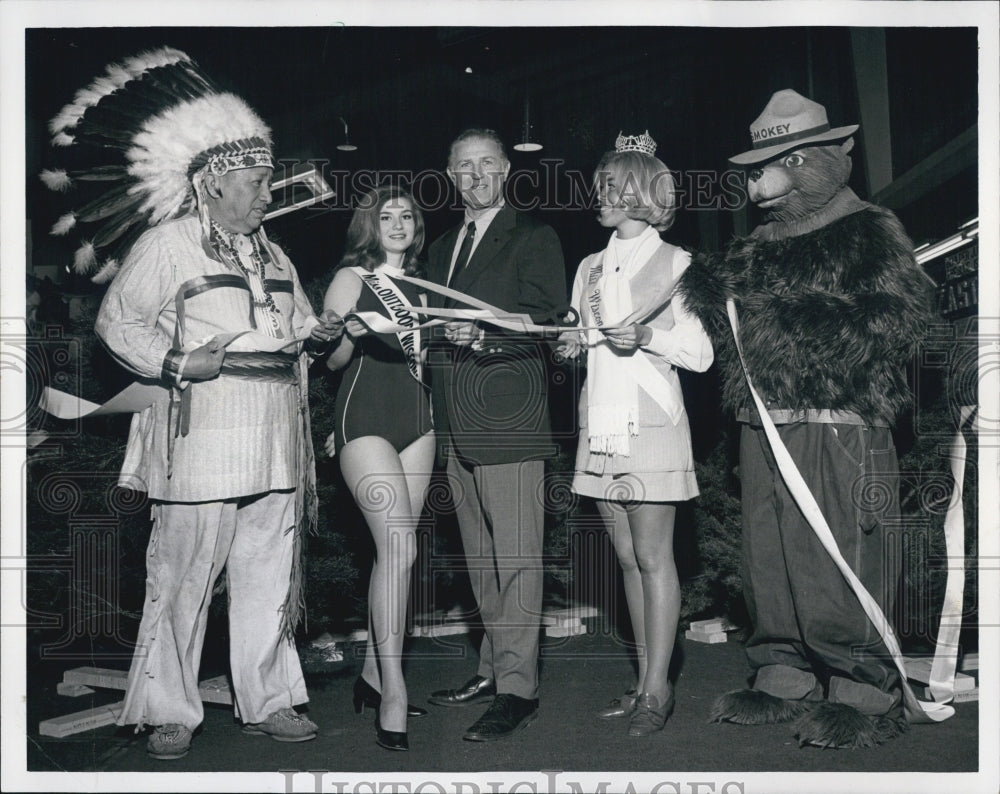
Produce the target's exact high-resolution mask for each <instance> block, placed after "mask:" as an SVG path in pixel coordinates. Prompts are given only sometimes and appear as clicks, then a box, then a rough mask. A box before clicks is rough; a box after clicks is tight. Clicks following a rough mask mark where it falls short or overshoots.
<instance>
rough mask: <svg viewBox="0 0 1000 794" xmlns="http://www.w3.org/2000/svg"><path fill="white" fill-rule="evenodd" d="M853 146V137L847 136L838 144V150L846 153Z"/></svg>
mask: <svg viewBox="0 0 1000 794" xmlns="http://www.w3.org/2000/svg"><path fill="white" fill-rule="evenodd" d="M853 148H854V138H848V139H847V140H846V141H844V142H843V143H842V144H840V151H842V152H843V153H844V154H847V153H848V152H849V151H851V149H853Z"/></svg>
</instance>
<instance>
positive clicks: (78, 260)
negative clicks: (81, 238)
mask: <svg viewBox="0 0 1000 794" xmlns="http://www.w3.org/2000/svg"><path fill="white" fill-rule="evenodd" d="M96 262H97V251H96V250H95V249H94V244H93V243H92V242H90V241H89V240H88V241H87V242H85V243H84V244H83V245H81V246H80V247H79V248H77V249H76V253H75V254H73V269H74V270H75V271H76V272H77V273H79V274H80V275H83V274H84V273H88V272H90V270H92V269H93V267H94V264H95V263H96Z"/></svg>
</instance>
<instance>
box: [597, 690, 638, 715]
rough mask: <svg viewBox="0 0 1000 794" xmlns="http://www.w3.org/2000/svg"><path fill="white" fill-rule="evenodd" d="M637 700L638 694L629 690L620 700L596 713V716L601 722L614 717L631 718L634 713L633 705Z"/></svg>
mask: <svg viewBox="0 0 1000 794" xmlns="http://www.w3.org/2000/svg"><path fill="white" fill-rule="evenodd" d="M638 699H639V694H638V693H637V692H636V691H635V690H634V689H630V690H628V691H627V692H626V693H625V694H624V695H622V696H621V697H620V698H615V699H614V700H612V701H611V702H610V703H609V704H608V705H607V707H606V708H603V709H601V710H600V711H598V712H597V716H598V717H600V718H601V719H602V720H611V719H615V718H616V717H631V716H632V712H634V711H635V704H636V701H637V700H638Z"/></svg>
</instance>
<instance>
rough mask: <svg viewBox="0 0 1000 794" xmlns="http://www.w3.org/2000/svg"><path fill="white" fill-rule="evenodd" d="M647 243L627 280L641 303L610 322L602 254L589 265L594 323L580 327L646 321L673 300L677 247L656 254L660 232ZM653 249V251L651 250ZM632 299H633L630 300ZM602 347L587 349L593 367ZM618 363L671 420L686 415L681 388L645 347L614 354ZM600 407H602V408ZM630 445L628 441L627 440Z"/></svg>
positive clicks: (588, 297) (588, 303) (589, 306)
mask: <svg viewBox="0 0 1000 794" xmlns="http://www.w3.org/2000/svg"><path fill="white" fill-rule="evenodd" d="M643 245H644V247H640V250H639V253H638V254H637V255H636V261H642V262H643V265H642V266H641V267H640V268H639V269H638V270H637V271H636V272H635V273H634V274H632V276H631V277H630V278H629V280H628V289H629V290H630V291H631V293H632V294H633V295H636V296H638V297H639V299H640V301H641V302H640V304H639V305H638V306H635V305H631V311H629V312H628V313H627V315H626V316H625V317H623V318H622V319H621V320H619V321H617V322H611V323H609V322H608V321H607V319H606V311H605V310H604V309H605V306H604V299H603V298H602V296H601V292H600V288H599V282H600V281H601V278H602V276H603V274H604V254H603V253H601V254H599V255H598V256H597V257H596V258H595V259H594V261H593V263H592V264H591V267H590V272H589V273H588V274H587V289H586V293H585V295H584V296H583V302H584V304H585V312H586V311H589V313H590V316H591V317H592V318H593V320H594V323H595V324H596V325H595V326H587V327H585V328H581V329H580V330H598V331H599V330H601V329H603V328H613V327H622V326H626V325H631V324H632V323H642V322H645V321H646V320H647V319H649V318H650V317H653V316H654V315H656V314H657V313H658V312H660V311H661V310H662V309H663V308H664V307H665V306H666V305H667V304H668V303H670V301H671V299H672V298H673V294H674V292H675V290H676V287H677V278H676V277H673V260H674V256H675V254H676V251H675V250H674V249H673V248H668V249H666V250H669V251H670V253H669V259H665V258H664V257H662V256H658V255H657V249H658V248H660V246H662V245H663V243H662V242H661V241H660V238H659V236H658V235H653V236H651V237H650V239H649V242H648V243H645V244H643ZM650 252H651V253H650ZM665 262H666V265H667V266H669V268H670V276H671V277H672V278H671V280H670V282H669V283H668V285H667V286H666V287H664V286H663V283H662V282H663V270H662V268H663V266H664V263H665ZM630 303H631V302H630ZM599 341H600V340H599V339H594V340H592V341H591V344H592V345H593V344H594V343H596V342H599ZM599 352H600V351H599V350H597V349H595V348H594V347H591V348H590V350H589V351H588V365H587V366H588V367H589V368H591V369H594V366H593V364H594V363H596V362H592V361H591V359H592V358H596V354H598V353H599ZM604 352H605V353H606V354H607V355H608V356H613V355H614V354H613V353H611V352H610V351H604ZM614 360H615V361H616V363H617V364H618V365H619V366H623V367H625V368H626V370H627V372H628V374H629V375H631V376H632V379H633V380H634V381H635V383H636V384H637V385H638V386H639V387H640V388H641V389H642V390H643V391H644V392H646V394H647V395H649V396H650V397H651V398H652V399H653V401H654V402H655V403H656V404H657V405H658V406H660V408H661V409H662V410H663V411H664V412H665V413H666V414H667V416H668V417H669V418H670V421H671V423H672V424H674V425H676V424H677V423H678V422H679V421H680V420H681V417H682V416H683V415H684V396H683V395H682V394H681V391H680V389H679V388H678V387H677V385H676V384H674V383H671V382H670V381H668V380H667V379H666V378H664V377H663V375H662V373H661V372H660V371H659V370H658V369H657V368H656V365H655V364H654V363H653V359H652V357H651V356H650V354H648V353H646V351H644V350H637V351H636V352H635V353H634V354H633V355H631V356H627V357H617V356H615V359H614ZM588 396H589V398H590V399H591V400H593V399H594V397H595V392H594V391H593V390H591V391H590V392H589V393H588ZM607 402H609V403H610V404H611V405H612V406H613V405H615V404H618V403H621V402H623V401H622V400H621V399H620V398H618V399H614V398H611V399H609V400H608V401H607ZM598 410H601V409H600V408H599V409H598ZM588 425H589V426H590V428H591V430H592V431H593V428H594V426H595V425H594V423H593V422H588ZM625 446H626V448H627V443H626V445H625ZM592 451H594V452H601V451H604V450H603V449H601V448H600V446H599V447H598V448H596V449H595V448H593V447H592Z"/></svg>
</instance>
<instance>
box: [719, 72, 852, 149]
mask: <svg viewBox="0 0 1000 794" xmlns="http://www.w3.org/2000/svg"><path fill="white" fill-rule="evenodd" d="M857 129H858V125H857V124H851V125H849V126H847V127H836V128H834V129H831V128H830V122H829V121H828V120H827V118H826V108H825V107H823V106H822V105H821V104H819V103H818V102H813V101H812V100H811V99H806V98H805V97H804V96H802V95H801V94H799V93H797V92H796V91H793V90H792V89H790V88H785V89H783V90H781V91H778V92H776V93H775V94H774V95H773V96H772V97H771V99H770V101H769V102H768V103H767V107H766V108H764V112H763V113H761V114H760V115H759V116H758V117H757V118H756V119H754V122H753V124H751V125H750V140H751V141H752V143H753V148H752V149H751V150H750V151H749V152H743V153H742V154H737V155H734V156H732V157H730V158H729V162H731V163H733V164H734V165H751V164H753V163H760V162H763V161H764V160H770V159H772V158H774V157H777V156H778V155H779V154H781V153H782V152H787V151H789V150H791V149H798V148H799V147H801V146H807V145H809V144H815V143H825V142H827V141H831V142H832V141H838V140H842V139H844V138H849V137H850V136H851V135H853V134H854V133H855V132H856V131H857Z"/></svg>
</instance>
